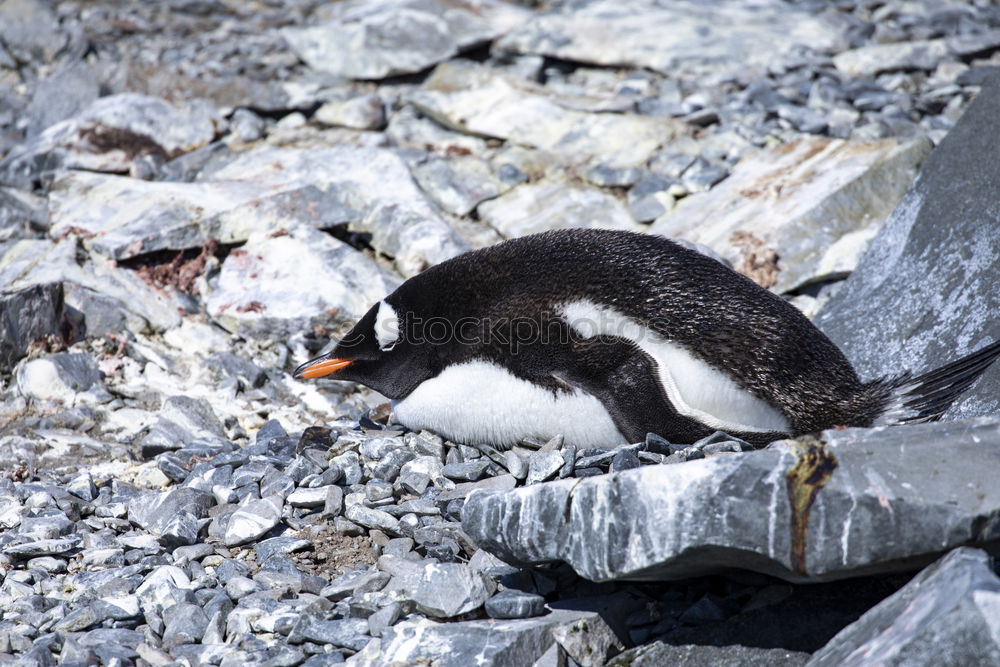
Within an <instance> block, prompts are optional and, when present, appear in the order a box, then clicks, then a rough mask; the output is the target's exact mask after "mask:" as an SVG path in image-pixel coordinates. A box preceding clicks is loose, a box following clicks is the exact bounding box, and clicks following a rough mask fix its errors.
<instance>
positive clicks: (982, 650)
mask: <svg viewBox="0 0 1000 667" xmlns="http://www.w3.org/2000/svg"><path fill="white" fill-rule="evenodd" d="M998 619H1000V577H997V575H996V573H995V572H994V571H993V568H992V567H991V563H990V557H989V555H988V554H986V552H984V551H980V550H979V549H969V548H967V547H961V548H958V549H955V550H954V551H952V552H951V553H949V554H948V555H947V556H945V557H944V558H942V559H941V560H940V561H938V562H936V563H934V564H933V565H931V566H930V567H928V568H927V569H925V570H924V571H923V572H921V573H920V574H918V575H917V576H916V577H914V578H913V580H912V581H911V582H910V583H908V584H906V586H903V588H901V589H900V590H899V591H897V592H896V593H895V594H894V595H891V596H889V597H888V598H886V599H885V600H883V601H882V602H881V603H879V604H877V605H876V606H874V607H872V608H871V609H870V610H869V611H867V612H866V613H865V614H864V615H863V616H862V617H861V618H859V619H858V620H857V621H855V622H854V623H852V624H851V625H849V626H847V627H846V628H844V629H843V630H842V631H840V632H839V633H837V636H836V637H834V638H833V639H831V640H830V642H829V643H828V644H827V645H826V646H824V647H823V648H822V649H820V650H819V651H817V652H816V653H814V654H813V656H812V659H810V660H809V662H808V663H807V665H808V667H834V666H835V665H860V664H866V665H875V664H877V665H887V666H888V665H907V666H909V665H928V667H929V666H931V665H996V664H1000V624H998V623H997V620H998Z"/></svg>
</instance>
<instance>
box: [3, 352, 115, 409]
mask: <svg viewBox="0 0 1000 667" xmlns="http://www.w3.org/2000/svg"><path fill="white" fill-rule="evenodd" d="M17 387H18V390H19V391H20V392H21V394H22V395H24V396H27V397H30V398H34V399H38V400H43V401H58V402H61V403H74V402H75V401H77V400H82V401H88V400H89V401H107V400H110V398H111V397H110V394H108V392H107V390H106V389H104V386H103V384H102V382H101V371H100V370H99V369H98V368H97V363H96V362H95V361H94V359H93V357H91V356H90V355H89V354H84V353H79V352H77V353H68V352H61V353H59V354H52V355H49V356H47V357H43V358H41V359H33V360H31V361H29V362H27V363H25V364H23V365H22V366H21V367H20V368H18V369H17ZM84 393H86V394H87V395H82V394H84Z"/></svg>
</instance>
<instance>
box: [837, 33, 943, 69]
mask: <svg viewBox="0 0 1000 667" xmlns="http://www.w3.org/2000/svg"><path fill="white" fill-rule="evenodd" d="M947 53H948V45H947V44H946V42H945V40H943V39H931V40H921V41H914V42H896V43H892V44H872V45H870V46H862V47H860V48H857V49H851V50H850V51H843V52H841V53H838V54H837V55H835V56H834V57H833V64H834V65H836V66H837V69H839V70H840V71H841V72H845V73H847V74H854V75H859V74H860V75H867V76H872V75H875V74H880V73H882V72H893V71H896V70H914V69H920V70H932V69H934V68H935V67H937V64H938V63H939V62H940V61H941V59H942V58H943V57H944V56H945V55H946V54H947Z"/></svg>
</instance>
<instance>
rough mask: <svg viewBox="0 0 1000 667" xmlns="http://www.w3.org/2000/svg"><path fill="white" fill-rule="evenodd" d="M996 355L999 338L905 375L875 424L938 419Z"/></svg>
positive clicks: (894, 384)
mask: <svg viewBox="0 0 1000 667" xmlns="http://www.w3.org/2000/svg"><path fill="white" fill-rule="evenodd" d="M997 357H1000V341H996V342H995V343H991V344H989V345H987V346H986V347H984V348H982V349H980V350H977V351H975V352H973V353H972V354H969V355H967V356H965V357H962V358H961V359H959V360H958V361H954V362H952V363H950V364H947V365H945V366H941V367H940V368H936V369H934V370H932V371H928V372H927V373H924V374H923V375H918V376H917V377H910V376H908V375H906V376H903V377H901V378H898V379H896V380H894V381H892V382H891V383H890V384H889V396H888V398H887V400H886V408H885V410H884V411H883V412H882V414H881V415H880V416H879V417H878V418H877V419H876V420H875V424H877V425H886V424H918V423H921V422H930V421H937V420H938V419H940V418H941V415H943V414H944V413H945V412H946V411H947V410H948V408H949V407H951V404H952V403H954V402H955V399H957V398H958V397H959V396H961V395H962V393H963V392H965V390H966V389H968V388H969V387H970V386H972V383H974V382H975V381H976V380H978V379H979V376H980V375H982V374H983V372H984V371H985V370H986V369H987V368H989V367H990V365H991V364H992V363H993V362H994V361H996V359H997Z"/></svg>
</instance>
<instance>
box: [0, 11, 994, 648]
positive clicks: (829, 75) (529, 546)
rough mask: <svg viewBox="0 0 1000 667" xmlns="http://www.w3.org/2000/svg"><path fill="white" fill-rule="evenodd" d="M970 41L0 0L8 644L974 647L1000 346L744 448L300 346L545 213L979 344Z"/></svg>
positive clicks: (527, 16) (768, 15)
mask: <svg viewBox="0 0 1000 667" xmlns="http://www.w3.org/2000/svg"><path fill="white" fill-rule="evenodd" d="M998 72H1000V9H998V8H997V7H996V6H994V5H993V4H991V3H988V2H948V3H941V2H937V1H932V0H924V1H915V0H911V1H903V0H889V1H887V2H883V1H881V0H874V1H873V0H857V1H855V0H840V1H837V2H831V3H827V2H780V1H778V0H764V1H757V2H753V3H750V2H740V1H736V2H727V3H701V2H694V1H691V2H683V1H680V0H678V1H677V2H670V3H667V2H661V3H654V2H647V1H636V2H631V3H621V2H614V1H612V0H604V1H602V0H597V1H593V2H550V3H545V2H542V3H532V2H525V3H520V4H518V3H513V2H510V3H508V2H502V1H500V0H492V1H489V0H483V1H481V2H462V1H460V0H384V1H383V0H377V1H363V0H357V1H350V0H349V1H346V2H330V3H320V2H313V1H311V0H306V1H303V2H296V1H295V0H288V1H277V0H274V1H267V2H260V3H251V4H247V3H239V2H227V1H226V0H204V1H200V0H171V1H169V2H160V3H115V2H101V1H99V0H98V1H90V0H88V1H87V2H83V1H79V2H59V3H46V2H43V1H42V0H0V290H2V292H0V582H2V583H0V660H6V659H13V660H16V661H18V662H20V663H21V664H25V665H50V664H56V663H59V664H98V663H101V664H119V665H127V664H142V665H168V664H188V665H201V664H213V665H227V666H235V665H247V664H267V665H298V664H308V665H310V666H312V665H324V664H333V663H339V662H342V661H344V660H347V661H349V662H353V663H354V664H434V665H456V666H463V667H464V666H466V665H470V664H496V665H518V666H519V665H531V664H535V665H539V666H541V665H553V666H554V665H601V664H605V663H609V662H610V663H611V664H618V665H628V664H642V665H658V664H681V665H696V664H732V665H736V664H755V665H756V664H789V665H791V664H804V663H808V664H810V665H840V664H871V663H875V662H877V663H880V664H907V665H911V664H928V665H940V664H1000V632H998V630H997V628H998V624H997V619H998V618H1000V578H998V577H997V574H996V570H995V567H994V565H993V563H992V562H991V560H990V558H989V556H988V555H987V553H985V552H984V551H983V549H985V550H986V551H987V552H990V553H997V552H998V551H1000V519H998V517H1000V491H998V489H997V488H996V484H995V479H996V471H997V470H1000V368H993V369H991V370H990V371H988V372H987V374H986V375H985V376H984V377H983V378H982V380H980V382H979V383H977V384H976V385H975V386H974V387H973V388H972V389H971V390H970V392H969V393H968V394H967V395H966V396H965V397H963V399H962V400H960V401H959V402H958V403H957V404H956V405H955V406H954V407H953V408H952V409H951V410H950V411H949V413H948V414H947V415H946V420H945V422H943V423H941V424H931V425H924V426H912V427H894V428H889V429H885V428H882V429H851V430H845V431H834V432H828V433H823V434H817V435H816V437H810V438H804V439H800V440H796V441H783V442H778V443H775V444H773V445H771V446H770V447H768V448H766V449H764V450H761V451H751V448H750V447H749V446H748V445H746V444H745V443H741V442H739V441H735V440H732V439H731V438H728V437H724V436H716V437H712V438H709V439H706V440H705V441H703V442H701V443H698V444H697V445H695V446H691V447H684V446H678V445H674V444H672V443H669V442H666V441H664V440H662V439H661V438H658V437H656V436H655V435H651V436H649V437H648V438H647V439H646V440H645V441H644V442H642V443H636V444H633V445H629V446H626V447H618V448H602V449H585V450H577V449H576V448H574V447H572V446H567V445H565V444H564V443H563V442H562V441H561V439H559V438H557V439H555V440H553V441H551V442H547V443H541V442H539V443H532V442H525V443H522V446H519V447H516V448H514V449H513V450H512V451H507V452H499V451H496V450H494V449H492V448H489V447H482V446H474V445H471V444H467V443H452V442H447V441H444V440H442V439H441V438H440V437H438V436H436V435H435V434H433V433H429V432H421V433H412V432H405V430H404V429H403V428H402V427H400V426H398V425H396V424H395V423H394V422H393V421H392V416H391V412H390V410H389V406H388V404H387V403H386V402H385V400H384V399H383V398H382V397H380V396H378V395H376V394H373V393H372V392H370V391H367V390H365V389H363V388H360V387H357V386H354V385H350V384H347V383H337V382H311V383H303V382H298V381H295V380H293V379H292V377H291V370H292V369H294V367H295V366H296V365H297V364H299V363H301V362H302V361H304V360H305V359H307V358H309V357H310V356H312V355H314V354H315V353H316V352H318V351H319V350H320V349H322V348H324V347H325V346H326V345H327V344H328V343H329V342H330V341H331V340H334V339H336V337H337V336H338V335H339V333H341V332H342V331H344V329H345V327H349V326H350V324H351V323H352V322H353V321H354V320H355V319H356V318H357V317H359V316H360V315H361V314H362V313H363V312H365V311H366V310H367V309H368V307H369V306H370V305H371V304H372V303H374V302H375V301H377V300H378V299H380V298H381V297H382V296H384V295H385V294H386V293H387V292H389V291H391V290H392V289H393V288H394V286H395V285H397V284H399V283H400V282H401V281H402V280H404V279H405V278H407V277H409V276H412V275H414V274H416V273H418V272H420V271H421V270H422V269H423V268H425V267H427V266H429V265H432V264H434V263H436V262H439V261H442V260H444V259H447V258H449V257H452V256H454V255H456V254H459V253H461V252H463V251H466V250H468V249H471V248H476V247H482V246H485V245H488V244H491V243H494V242H496V241H498V240H500V239H502V238H508V237H513V236H518V235H523V234H528V233H532V232H536V231H542V230H545V229H552V228H567V227H609V228H618V229H632V230H637V231H648V232H651V233H660V234H665V235H668V236H671V237H675V238H680V239H684V240H687V241H691V242H694V243H699V244H701V245H702V247H706V248H708V249H710V251H712V252H713V253H714V254H715V255H716V256H718V258H719V259H720V260H721V261H726V262H729V263H730V264H731V265H732V266H733V267H734V268H735V269H736V270H738V271H740V272H742V273H745V274H747V275H749V276H751V277H752V278H753V279H754V280H756V281H758V282H759V283H760V284H762V285H764V286H765V287H769V288H771V289H773V290H775V291H776V292H778V293H780V294H782V295H784V296H786V297H787V298H789V299H791V300H792V301H793V303H795V304H796V305H797V306H799V307H800V308H801V309H802V310H803V311H804V312H806V313H807V314H808V315H809V316H810V317H814V318H815V321H816V322H817V324H819V325H820V326H821V327H822V328H823V329H824V330H825V331H827V332H828V333H829V335H830V336H831V337H832V338H833V339H834V340H835V341H836V342H838V343H839V344H840V345H841V346H842V347H843V349H844V350H845V352H846V353H847V354H848V356H849V357H850V358H851V359H852V361H854V362H855V363H856V365H857V367H858V368H859V370H860V371H861V372H862V374H863V375H864V376H865V377H875V376H878V375H882V374H886V373H895V372H899V371H901V370H903V369H913V370H916V371H923V370H926V369H929V368H932V367H934V366H937V365H940V364H943V363H946V362H948V361H952V360H954V359H956V358H957V357H958V356H960V355H962V354H965V353H968V352H971V351H973V350H975V349H978V348H979V347H982V346H983V345H985V344H987V343H989V342H992V341H994V340H997V339H1000V322H998V320H997V318H996V315H995V314H996V313H997V312H1000V292H998V290H997V288H996V285H998V284H1000V259H998V258H1000V233H998V232H1000V222H998V221H1000V210H998V208H997V206H998V205H997V202H1000V169H998V168H997V164H996V156H997V155H998V154H1000V125H998V120H997V118H998V117H997V114H996V109H997V108H1000V78H997V76H996V75H997V73H998ZM918 175H919V178H918ZM920 568H924V569H923V570H922V571H920V572H919V574H916V576H914V575H915V573H917V571H918V570H920Z"/></svg>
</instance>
